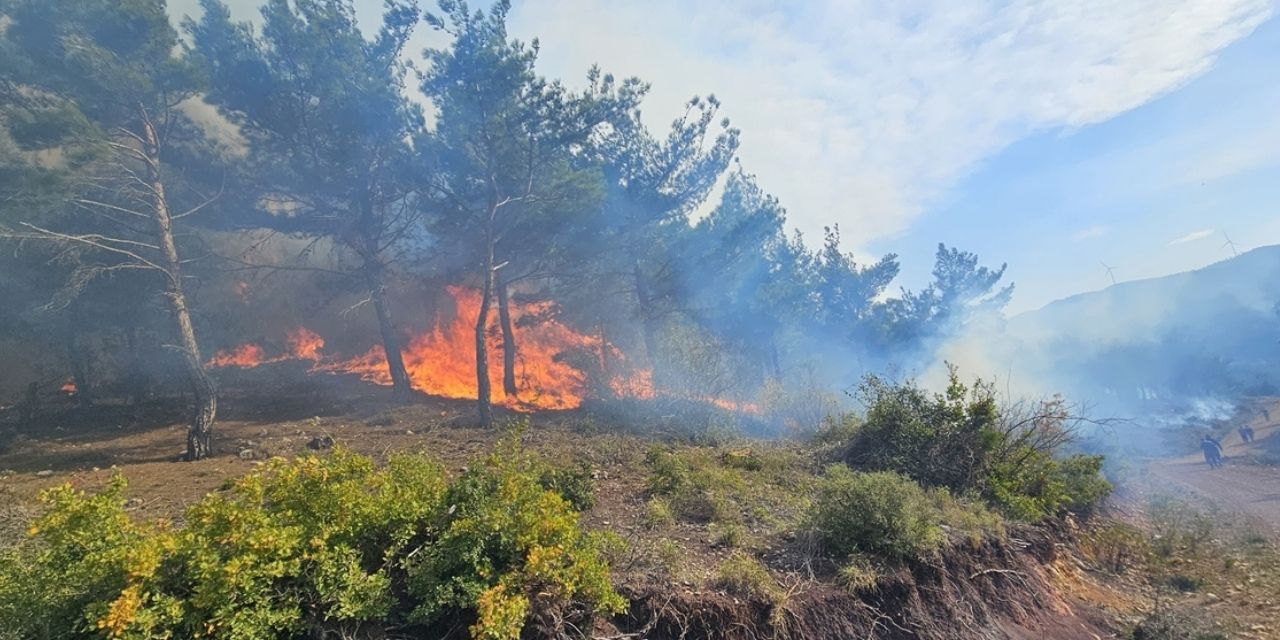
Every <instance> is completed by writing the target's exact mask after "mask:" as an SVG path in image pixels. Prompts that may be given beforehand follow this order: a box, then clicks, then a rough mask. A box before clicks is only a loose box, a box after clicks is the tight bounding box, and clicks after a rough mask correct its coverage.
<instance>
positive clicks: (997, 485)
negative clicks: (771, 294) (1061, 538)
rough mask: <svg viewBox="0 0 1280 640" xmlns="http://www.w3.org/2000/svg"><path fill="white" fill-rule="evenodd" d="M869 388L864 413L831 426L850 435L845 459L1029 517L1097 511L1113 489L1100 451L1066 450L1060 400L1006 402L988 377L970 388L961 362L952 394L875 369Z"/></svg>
mask: <svg viewBox="0 0 1280 640" xmlns="http://www.w3.org/2000/svg"><path fill="white" fill-rule="evenodd" d="M861 395H862V399H863V401H864V402H865V403H866V404H867V407H868V409H867V415H866V418H865V420H864V421H863V422H862V423H860V424H859V423H858V422H856V421H855V420H851V419H846V420H843V421H841V422H838V423H833V425H835V426H833V427H832V428H830V429H829V430H828V432H824V433H823V434H822V438H823V441H824V443H827V446H831V445H830V444H829V443H830V442H831V441H832V440H833V439H838V438H841V437H843V438H845V440H844V444H843V445H840V446H838V450H839V458H840V459H841V460H843V461H844V462H845V463H847V464H848V465H850V466H851V467H853V468H855V469H862V470H868V471H893V472H897V473H901V474H904V475H907V476H909V477H911V478H912V479H914V480H916V481H917V482H919V483H920V484H922V485H924V486H926V487H945V488H947V489H949V490H951V491H952V492H954V493H956V494H958V495H980V496H982V497H983V498H985V499H986V500H987V501H989V502H990V503H991V504H993V505H996V506H998V507H999V508H1000V509H1001V510H1002V511H1003V512H1004V513H1005V514H1007V515H1009V516H1011V517H1013V518H1015V519H1018V520H1025V521H1028V522H1036V521H1040V520H1043V519H1045V518H1047V517H1050V516H1056V515H1061V514H1064V513H1068V512H1072V513H1089V512H1090V511H1092V510H1093V508H1094V507H1095V506H1096V505H1097V504H1099V503H1100V502H1101V501H1102V499H1103V498H1105V497H1106V496H1107V494H1108V493H1110V491H1111V485H1110V484H1109V483H1108V482H1107V481H1106V479H1105V478H1104V477H1103V476H1102V461H1103V460H1102V457H1101V456H1087V455H1071V456H1063V455H1062V449H1063V448H1064V447H1065V445H1067V444H1068V443H1070V442H1071V440H1072V437H1073V433H1072V429H1071V428H1070V427H1069V426H1068V425H1069V424H1071V423H1072V421H1073V420H1074V418H1073V417H1072V416H1071V415H1070V411H1069V410H1068V407H1067V405H1066V404H1065V402H1064V401H1063V400H1062V399H1061V398H1056V397H1055V398H1051V399H1049V400H1046V401H1043V402H1039V403H1015V404H1013V405H1009V406H1003V407H1002V406H1000V404H999V403H998V402H997V400H996V396H995V392H994V390H993V389H992V387H991V386H990V385H989V384H984V383H982V382H981V381H979V382H977V383H976V384H974V385H973V386H972V387H968V386H966V385H964V384H962V383H961V382H960V381H959V377H958V374H957V373H956V371H955V370H954V369H952V370H951V378H950V384H949V385H948V387H947V389H946V391H945V392H944V393H940V394H929V393H927V392H925V391H924V390H922V389H920V388H919V387H917V386H915V384H914V383H911V382H906V383H900V384H891V383H888V382H886V381H884V380H881V379H879V378H876V377H869V378H868V379H867V380H866V381H865V382H864V383H863V385H862V389H861Z"/></svg>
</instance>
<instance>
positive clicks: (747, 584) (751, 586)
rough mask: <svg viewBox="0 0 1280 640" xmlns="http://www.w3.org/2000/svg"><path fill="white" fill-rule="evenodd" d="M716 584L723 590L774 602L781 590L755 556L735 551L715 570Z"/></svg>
mask: <svg viewBox="0 0 1280 640" xmlns="http://www.w3.org/2000/svg"><path fill="white" fill-rule="evenodd" d="M716 586H718V587H720V588H721V589H724V590H725V591H727V592H729V593H730V594H733V595H735V596H738V597H740V598H746V599H750V600H757V601H761V602H775V601H777V600H778V599H779V598H780V597H781V595H782V590H781V588H779V586H778V583H777V582H776V581H774V579H773V576H771V575H769V570H768V569H766V568H765V566H764V565H763V564H761V563H760V561H759V560H757V559H756V558H754V557H752V556H750V555H748V554H746V553H743V552H741V551H735V552H734V553H733V555H730V556H729V557H728V558H727V559H725V561H724V562H722V563H721V564H720V568H719V569H718V570H717V571H716Z"/></svg>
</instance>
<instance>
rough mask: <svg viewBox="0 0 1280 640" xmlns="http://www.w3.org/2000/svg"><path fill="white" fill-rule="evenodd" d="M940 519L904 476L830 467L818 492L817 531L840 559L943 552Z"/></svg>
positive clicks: (899, 556)
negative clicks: (858, 553) (856, 555)
mask: <svg viewBox="0 0 1280 640" xmlns="http://www.w3.org/2000/svg"><path fill="white" fill-rule="evenodd" d="M940 518H941V516H940V513H939V511H938V509H937V507H936V506H935V504H934V502H933V500H932V499H931V498H930V497H929V495H928V494H926V493H925V491H924V489H922V488H921V487H920V485H919V484H917V483H916V482H915V481H913V480H911V479H910V478H908V477H906V476H903V475H900V474H897V473H894V472H891V471H878V472H871V473H862V472H857V471H853V470H851V469H849V468H848V467H846V466H843V465H832V466H831V467H828V468H827V472H826V475H825V476H824V477H823V480H822V482H821V484H820V485H819V487H818V497H817V499H816V500H815V504H814V511H813V526H814V529H815V530H816V532H817V534H818V536H819V538H820V539H821V541H822V543H823V545H824V546H825V547H826V548H827V549H828V550H829V551H831V552H833V553H835V554H837V555H840V556H848V555H851V554H854V553H857V552H867V553H875V554H880V555H883V556H886V557H890V558H897V559H907V558H918V557H921V556H924V555H928V554H930V553H932V552H933V551H935V550H937V549H938V548H939V547H940V546H942V543H943V542H944V541H945V536H944V535H943V531H942V528H941V527H940V526H939V521H940Z"/></svg>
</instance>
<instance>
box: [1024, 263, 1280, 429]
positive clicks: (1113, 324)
mask: <svg viewBox="0 0 1280 640" xmlns="http://www.w3.org/2000/svg"><path fill="white" fill-rule="evenodd" d="M1278 305H1280V246H1268V247H1260V248H1258V249H1254V250H1252V251H1249V252H1247V253H1244V254H1241V255H1239V256H1237V257H1234V258H1231V259H1228V260H1223V261H1221V262H1218V263H1215V264H1212V265H1209V266H1207V267H1204V268H1202V269H1197V270H1194V271H1188V272H1184V273H1178V274H1174V275H1170V276H1165V277H1161V278H1152V279H1147V280H1137V281H1132V282H1123V283H1120V284H1117V285H1114V286H1111V287H1108V288H1106V289H1104V290H1102V291H1097V292H1092V293H1086V294H1080V295H1076V296H1072V297H1070V298H1066V299H1063V300H1059V301H1056V302H1053V303H1051V304H1049V305H1046V306H1045V307H1043V308H1041V309H1038V310H1036V311H1031V312H1027V313H1024V314H1020V315H1018V316H1015V317H1013V318H1011V319H1009V321H1008V324H1007V327H1006V332H1005V336H1006V338H1008V340H1007V342H1006V344H1005V346H1004V347H1003V352H1004V355H1003V357H1004V359H1005V360H1006V362H1007V364H1008V365H1009V366H1011V367H1013V368H1015V369H1017V370H1019V371H1022V372H1027V371H1028V370H1029V371H1030V372H1031V373H1033V374H1034V375H1036V376H1037V377H1038V378H1040V379H1041V380H1042V381H1043V382H1044V383H1045V386H1047V387H1052V388H1055V390H1062V391H1066V392H1069V393H1071V394H1073V395H1075V396H1077V397H1080V398H1082V399H1087V400H1089V401H1092V402H1094V403H1095V404H1112V403H1114V404H1118V405H1130V404H1132V403H1134V402H1147V401H1153V400H1155V401H1159V400H1169V399H1175V398H1182V399H1190V398H1212V397H1235V396H1238V395H1240V394H1245V393H1250V394H1257V393H1269V394H1274V393H1275V390H1276V388H1277V386H1280V315H1277V311H1278V310H1280V306H1278Z"/></svg>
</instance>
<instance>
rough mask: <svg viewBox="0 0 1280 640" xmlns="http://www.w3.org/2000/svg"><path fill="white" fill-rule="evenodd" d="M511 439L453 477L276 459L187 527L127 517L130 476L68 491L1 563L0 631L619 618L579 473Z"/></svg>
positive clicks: (226, 632)
mask: <svg viewBox="0 0 1280 640" xmlns="http://www.w3.org/2000/svg"><path fill="white" fill-rule="evenodd" d="M514 442H515V441H514V440H511V441H508V442H507V443H505V444H504V445H503V446H502V449H501V450H500V451H499V452H497V453H495V454H494V455H493V456H492V457H490V458H489V459H488V460H486V461H484V462H483V463H482V464H478V465H475V466H473V467H472V468H471V469H470V470H468V471H466V472H465V473H464V474H463V475H461V476H460V477H458V478H455V479H450V478H448V477H447V476H446V474H445V473H444V471H443V470H442V469H441V468H440V467H439V466H438V465H436V464H435V463H433V462H432V461H430V460H429V459H426V458H424V457H421V456H399V457H395V458H393V459H392V460H391V461H390V463H389V464H388V465H387V466H386V467H379V466H377V465H375V464H374V463H373V462H372V461H371V460H370V459H368V458H365V457H362V456H359V455H355V454H352V453H348V452H345V451H342V450H337V451H334V452H332V453H331V454H330V455H328V456H325V457H316V456H308V457H302V458H298V459H296V460H292V461H286V460H282V459H276V460H273V461H271V462H270V463H268V464H267V465H266V466H265V467H264V468H263V469H262V470H260V471H258V472H255V473H252V474H250V475H248V476H246V477H244V478H242V479H240V480H239V481H236V482H235V483H234V484H233V485H232V486H231V487H230V488H229V489H227V490H225V491H222V492H218V493H215V494H212V495H210V496H208V497H207V498H205V499H204V500H202V501H200V502H199V503H197V504H195V505H194V506H192V507H191V508H189V509H188V510H187V512H186V514H185V517H184V522H183V524H182V525H181V526H174V525H171V524H168V523H165V522H149V523H140V522H135V521H134V520H133V519H131V518H130V516H129V514H127V513H126V512H125V510H124V491H125V481H124V480H123V479H122V478H119V477H117V478H116V479H115V480H114V481H113V482H112V483H111V484H110V485H109V486H108V487H106V488H105V489H104V490H102V491H100V492H98V493H85V492H82V491H79V490H76V489H73V488H72V487H71V486H69V485H64V486H61V487H56V488H54V489H51V490H49V491H47V492H46V493H45V494H44V495H43V502H44V505H45V512H44V513H43V515H42V516H40V517H39V518H37V519H36V521H35V524H34V525H33V526H32V528H31V530H30V537H29V539H28V540H27V541H26V542H25V543H24V544H22V545H19V546H17V547H15V548H12V549H7V550H5V551H4V552H3V556H0V619H3V620H4V621H5V625H4V628H3V629H0V638H13V639H15V640H16V639H18V638H23V639H27V638H48V639H53V638H88V637H99V638H130V639H133V638H138V639H141V638H194V637H206V638H226V639H233V638H235V639H240V638H244V639H249V638H290V637H329V636H330V635H333V636H335V637H355V636H364V635H365V634H371V633H372V634H376V633H381V632H382V630H383V629H384V628H386V627H388V626H401V627H408V628H413V627H415V626H416V627H419V628H421V629H423V630H424V633H429V630H430V629H433V628H440V627H443V625H449V626H454V625H466V626H467V628H469V629H470V635H471V636H472V637H473V638H477V639H479V638H484V639H492V640H501V639H511V640H514V639H515V638H518V637H519V636H520V634H521V632H522V630H523V629H524V628H525V627H526V625H527V624H530V623H531V622H532V623H536V624H539V625H542V626H548V625H553V624H559V623H560V621H563V620H570V621H572V620H579V621H581V620H582V619H584V618H589V617H590V616H591V615H592V614H594V613H598V612H616V611H619V610H621V608H622V607H623V606H624V604H625V603H624V601H623V600H622V598H621V597H619V596H618V595H617V594H616V593H615V592H614V591H613V589H612V587H611V585H610V581H609V567H608V564H607V562H606V561H605V559H604V558H605V555H606V551H607V547H608V546H609V541H608V540H607V539H605V538H603V537H601V536H598V535H594V534H589V533H586V532H584V531H583V530H582V528H581V527H580V526H579V521H578V514H577V512H576V511H575V508H574V504H575V503H578V504H582V503H583V502H585V501H586V497H587V496H589V495H590V493H589V492H588V491H587V490H586V488H585V483H584V481H583V479H582V478H583V476H582V474H581V472H580V470H570V471H566V472H563V473H553V472H549V470H548V469H549V467H547V466H546V465H545V464H544V463H542V462H540V461H538V460H536V459H535V458H533V457H532V456H529V455H527V454H525V453H523V452H522V451H521V450H520V449H519V447H518V446H517V445H516V444H514ZM548 485H550V487H549V486H548ZM552 489H558V490H561V491H565V492H566V493H568V496H565V495H561V493H558V492H557V491H556V490H552Z"/></svg>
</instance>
